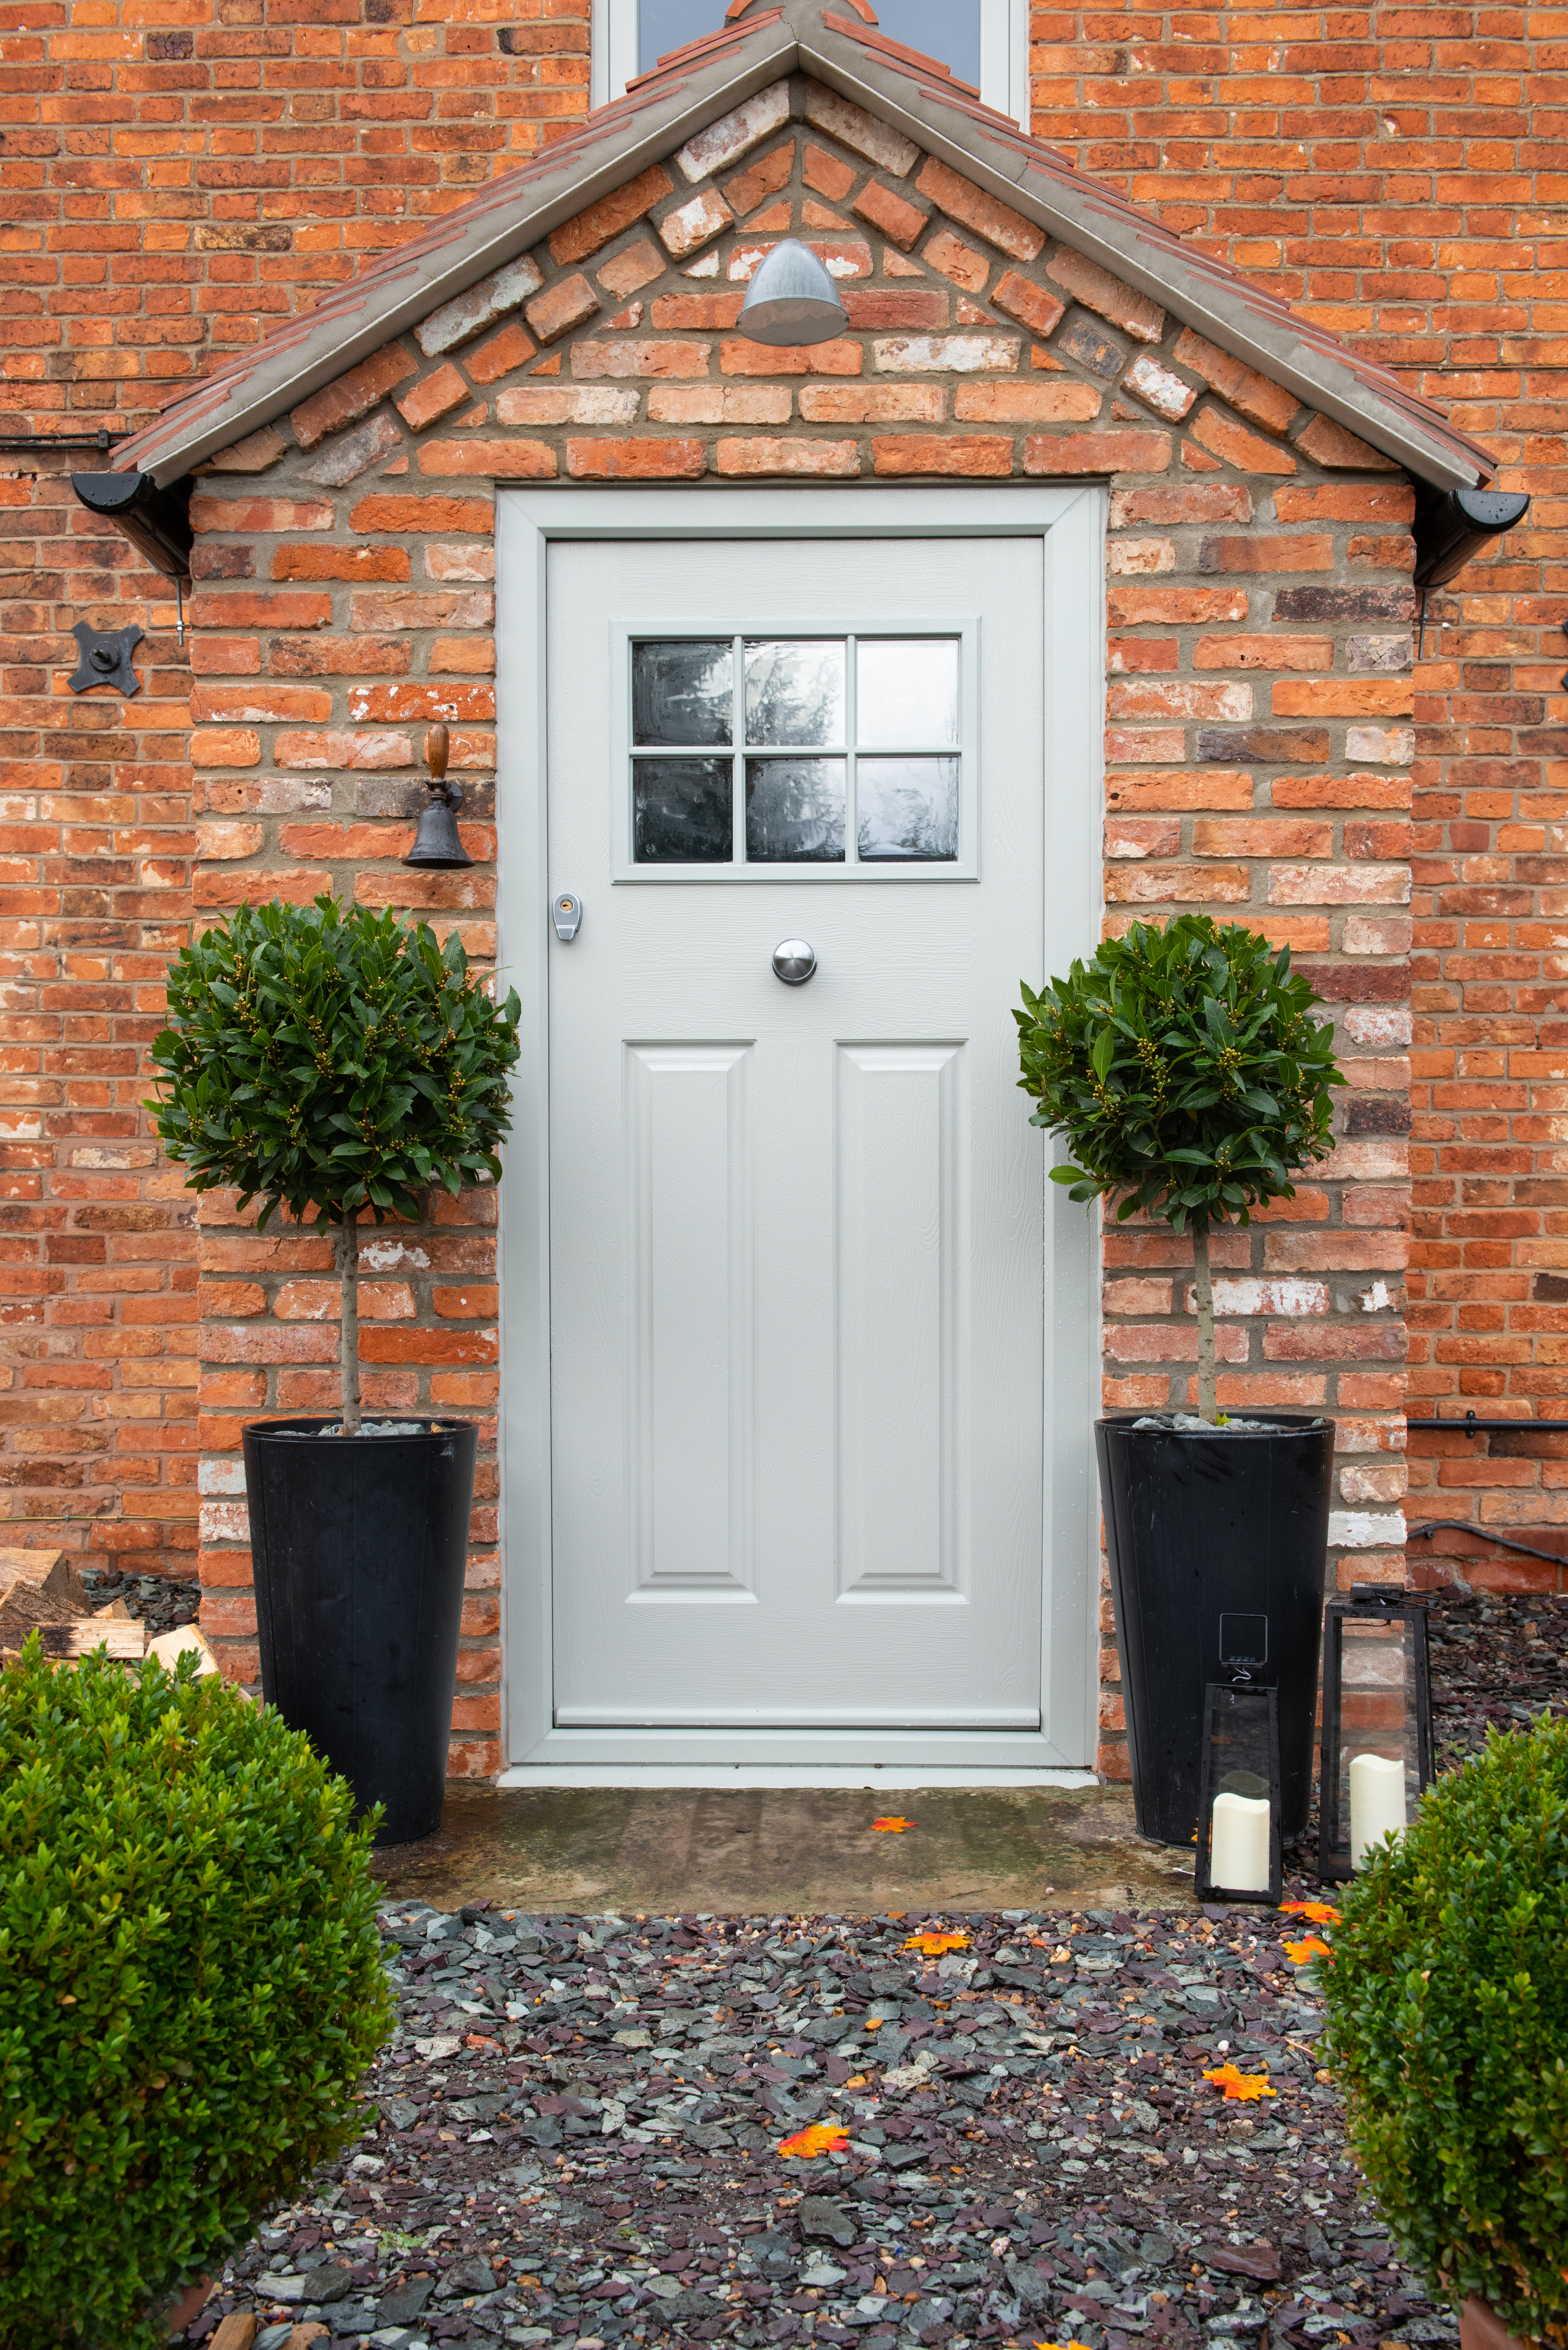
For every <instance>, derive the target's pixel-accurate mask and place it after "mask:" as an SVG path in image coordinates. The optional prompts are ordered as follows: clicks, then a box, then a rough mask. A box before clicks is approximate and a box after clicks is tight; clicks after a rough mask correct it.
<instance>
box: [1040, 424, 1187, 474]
mask: <svg viewBox="0 0 1568 2350" xmlns="http://www.w3.org/2000/svg"><path fill="white" fill-rule="evenodd" d="M1169 463H1170V435H1169V433H1168V432H1137V431H1136V430H1135V431H1127V430H1125V429H1123V430H1116V429H1113V430H1112V431H1110V432H1063V433H1058V434H1052V435H1045V434H1042V435H1040V436H1038V437H1032V438H1031V439H1029V440H1028V441H1026V442H1024V444H1023V470H1024V472H1025V473H1164V471H1165V469H1166V467H1167V466H1168V464H1169Z"/></svg>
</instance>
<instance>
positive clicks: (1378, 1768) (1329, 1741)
mask: <svg viewBox="0 0 1568 2350" xmlns="http://www.w3.org/2000/svg"><path fill="white" fill-rule="evenodd" d="M1322 1751H1323V1769H1322V1773H1321V1775H1320V1777H1319V1780H1318V1875H1319V1876H1320V1877H1330V1878H1343V1877H1354V1876H1355V1872H1356V1869H1357V1868H1358V1867H1359V1866H1360V1865H1361V1861H1362V1858H1363V1856H1364V1855H1365V1854H1366V1850H1367V1847H1368V1846H1371V1845H1375V1844H1380V1843H1381V1842H1382V1840H1383V1838H1384V1836H1385V1835H1387V1834H1389V1833H1390V1832H1392V1833H1393V1834H1394V1835H1400V1834H1402V1833H1403V1831H1404V1829H1405V1826H1406V1825H1407V1822H1408V1820H1409V1817H1410V1814H1411V1812H1412V1811H1413V1810H1414V1808H1415V1805H1416V1803H1417V1798H1418V1797H1419V1796H1420V1794H1421V1793H1422V1791H1423V1789H1424V1788H1426V1787H1428V1785H1430V1783H1431V1778H1432V1682H1431V1674H1430V1671H1429V1669H1428V1658H1427V1603H1426V1601H1425V1600H1424V1599H1417V1598H1416V1597H1414V1596H1412V1595H1411V1594H1410V1593H1408V1592H1407V1591H1404V1590H1397V1589H1395V1588H1393V1587H1392V1586H1386V1585H1383V1584H1376V1583H1360V1584H1357V1585H1356V1586H1355V1589H1354V1590H1353V1591H1352V1593H1351V1595H1350V1596H1349V1598H1348V1599H1331V1600H1330V1601H1329V1604H1328V1607H1326V1609H1325V1610H1324V1620H1323V1750H1322Z"/></svg>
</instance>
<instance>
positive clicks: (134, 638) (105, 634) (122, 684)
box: [71, 620, 141, 694]
mask: <svg viewBox="0 0 1568 2350" xmlns="http://www.w3.org/2000/svg"><path fill="white" fill-rule="evenodd" d="M71 634H72V636H73V637H75V639H76V640H77V642H78V645H79V646H80V647H81V652H82V657H81V662H80V666H79V667H78V670H77V671H76V674H75V676H74V677H73V678H72V679H71V691H72V692H73V693H86V691H88V687H89V686H93V685H112V686H113V687H114V688H115V689H116V691H118V692H120V693H124V694H131V693H140V691H141V680H140V678H139V677H138V676H137V674H136V671H134V670H133V669H132V668H131V666H130V656H131V654H132V653H133V652H134V651H135V650H136V648H137V646H138V645H139V644H140V642H141V630H140V629H139V628H138V627H137V626H136V624H135V622H134V621H133V622H132V623H131V625H130V628H129V629H95V628H94V627H93V625H92V622H91V621H90V620H78V622H77V624H76V626H75V628H74V629H72V630H71Z"/></svg>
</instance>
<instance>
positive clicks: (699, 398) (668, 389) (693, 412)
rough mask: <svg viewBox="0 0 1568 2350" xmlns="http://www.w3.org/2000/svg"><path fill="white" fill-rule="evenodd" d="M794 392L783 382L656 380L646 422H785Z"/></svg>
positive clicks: (787, 418) (650, 392) (649, 396)
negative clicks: (657, 381) (664, 381)
mask: <svg viewBox="0 0 1568 2350" xmlns="http://www.w3.org/2000/svg"><path fill="white" fill-rule="evenodd" d="M623 396H627V397H634V395H623ZM793 400H794V394H793V393H792V392H791V390H790V389H789V386H788V385H787V384H784V383H691V384H686V383H656V384H655V385H654V386H653V389H652V390H650V391H649V395H648V421H649V423H650V424H787V423H788V422H789V417H790V409H791V405H792V403H793Z"/></svg>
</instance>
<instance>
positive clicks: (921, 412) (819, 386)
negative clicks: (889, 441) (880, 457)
mask: <svg viewBox="0 0 1568 2350" xmlns="http://www.w3.org/2000/svg"><path fill="white" fill-rule="evenodd" d="M798 399H799V402H800V413H801V416H802V418H803V419H804V421H805V422H807V423H809V424H903V423H911V424H938V423H940V421H941V420H942V418H943V417H944V416H945V415H946V414H947V405H948V395H947V392H946V390H944V389H943V387H942V386H941V385H940V384H936V383H805V384H802V386H801V388H800V391H799V394H798Z"/></svg>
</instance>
